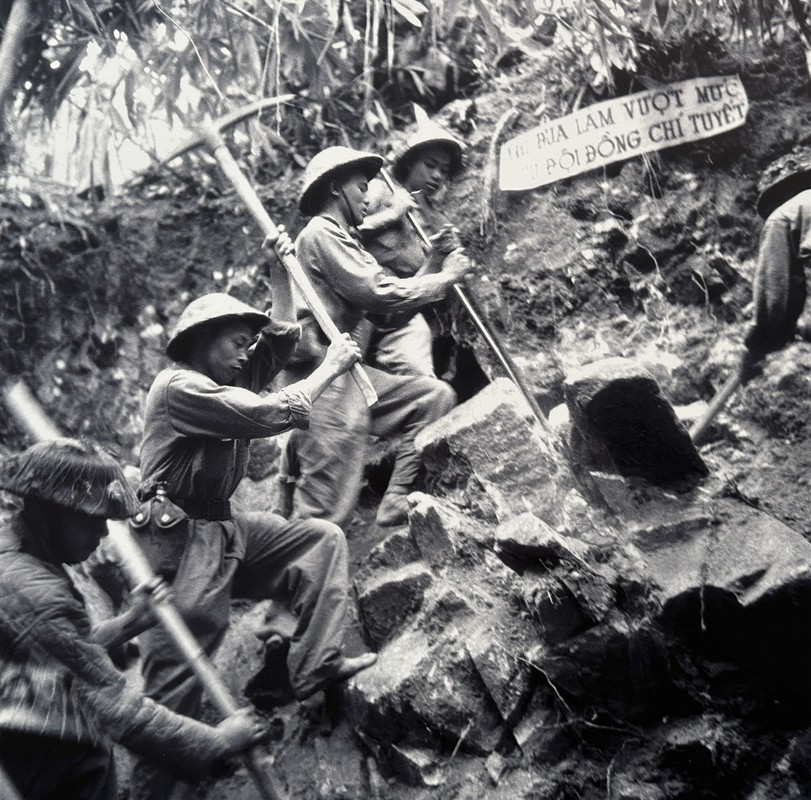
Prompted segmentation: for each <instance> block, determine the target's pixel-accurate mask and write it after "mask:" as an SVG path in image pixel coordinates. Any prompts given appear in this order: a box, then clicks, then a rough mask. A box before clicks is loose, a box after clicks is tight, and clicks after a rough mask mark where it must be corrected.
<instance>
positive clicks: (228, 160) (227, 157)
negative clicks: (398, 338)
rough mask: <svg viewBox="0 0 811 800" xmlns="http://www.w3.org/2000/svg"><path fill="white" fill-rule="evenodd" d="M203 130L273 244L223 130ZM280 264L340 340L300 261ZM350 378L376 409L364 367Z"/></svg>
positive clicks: (273, 232)
mask: <svg viewBox="0 0 811 800" xmlns="http://www.w3.org/2000/svg"><path fill="white" fill-rule="evenodd" d="M202 130H203V136H204V139H205V141H206V142H207V143H208V145H209V147H210V148H211V152H212V155H213V156H214V158H215V159H216V160H217V163H218V164H219V165H220V169H221V170H222V171H223V174H224V175H225V177H226V178H228V180H229V181H230V183H231V184H232V185H233V187H234V189H236V191H237V194H238V195H239V196H240V197H241V198H242V201H243V202H244V203H245V205H246V206H247V207H248V210H249V211H250V212H251V214H252V215H253V218H254V219H255V220H256V222H257V224H258V225H259V227H260V229H261V230H262V233H264V234H265V237H266V241H267V242H268V243H269V244H273V243H274V242H275V241H276V239H277V238H278V236H279V233H278V231H277V229H276V226H275V225H274V224H273V220H272V219H271V218H270V214H268V212H267V211H266V210H265V207H264V205H263V204H262V200H261V199H260V198H259V195H258V194H257V193H256V190H255V189H254V188H253V186H251V183H250V181H249V180H248V179H247V178H246V177H245V173H243V172H242V170H241V169H240V167H239V164H237V161H236V159H235V158H234V157H233V156H232V155H231V153H230V152H229V151H228V148H227V147H226V146H225V142H223V140H222V136H221V134H220V129H219V128H218V127H216V126H215V124H214V123H210V124H209V125H207V126H204V127H203V129H202ZM281 262H282V265H283V266H284V268H285V269H286V270H287V274H288V275H289V276H290V279H291V280H292V281H293V284H294V285H295V287H296V289H298V291H299V293H300V294H301V296H302V297H303V298H304V301H305V302H306V303H307V306H308V307H309V309H310V311H311V312H312V315H313V317H314V318H315V321H316V322H317V323H318V324H319V326H320V327H321V329H322V330H323V331H324V333H325V334H326V335H327V338H329V340H330V341H333V340H335V339H337V338H340V337H341V335H342V334H341V332H340V331H339V330H338V326H337V325H336V324H335V323H334V322H333V321H332V318H331V317H330V315H329V312H328V311H327V309H326V306H324V303H323V301H322V300H321V298H320V297H319V296H318V293H317V292H316V291H315V289H314V288H313V285H312V283H310V279H309V278H308V277H307V275H306V274H305V272H304V270H303V269H302V267H301V264H299V262H298V259H297V258H296V257H295V256H293V255H288V256H285V258H283V259H281ZM351 375H352V377H353V378H354V380H355V383H356V384H357V385H358V388H359V389H360V391H361V392H362V393H363V397H364V399H365V400H366V404H367V405H368V406H373V405H374V404H375V403H376V402H377V393H376V392H375V389H374V386H372V382H371V381H370V380H369V376H368V375H367V374H366V372H365V371H364V370H363V367H361V365H360V364H355V365H354V366H353V367H352V370H351Z"/></svg>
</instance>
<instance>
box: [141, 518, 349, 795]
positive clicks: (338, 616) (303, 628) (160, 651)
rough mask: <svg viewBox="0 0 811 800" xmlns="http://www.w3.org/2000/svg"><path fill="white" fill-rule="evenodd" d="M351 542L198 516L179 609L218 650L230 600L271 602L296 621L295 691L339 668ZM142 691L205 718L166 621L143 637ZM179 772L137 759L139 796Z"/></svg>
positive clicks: (332, 529) (268, 523)
mask: <svg viewBox="0 0 811 800" xmlns="http://www.w3.org/2000/svg"><path fill="white" fill-rule="evenodd" d="M348 581H349V578H348V560H347V547H346V539H345V537H344V534H343V531H341V529H340V528H339V527H337V526H336V525H333V524H331V523H329V522H323V521H321V520H301V521H298V522H287V520H285V519H282V518H281V517H279V516H276V515H274V514H267V513H242V514H235V515H234V519H233V521H231V522H227V523H222V522H209V521H206V520H194V521H193V530H192V533H191V536H190V539H189V544H188V545H187V547H186V550H185V552H184V554H183V559H182V561H181V564H180V569H179V570H178V573H177V575H176V576H175V578H174V580H173V582H172V588H173V590H174V593H175V598H176V601H177V606H178V610H179V611H180V613H181V614H182V615H183V617H184V619H185V620H186V622H187V623H188V625H189V628H190V629H191V631H192V633H193V634H194V635H195V637H196V638H197V641H198V642H200V644H201V646H202V647H203V649H204V650H205V651H206V652H207V653H209V654H211V653H213V652H214V651H215V650H216V648H217V647H218V645H219V644H220V642H221V641H222V638H223V636H224V635H225V631H226V628H227V626H228V610H229V603H230V600H231V598H232V597H244V598H249V599H254V600H261V599H267V598H274V599H279V600H281V601H283V602H284V603H285V604H286V605H289V607H290V608H291V610H292V611H293V613H294V615H295V617H296V629H295V632H294V634H293V638H292V640H291V642H290V652H289V654H288V657H287V666H288V670H289V672H290V682H291V684H292V686H293V691H294V692H295V693H296V695H297V696H305V695H306V694H308V693H309V692H310V691H311V690H312V689H313V687H314V686H317V685H318V684H319V683H320V682H321V681H323V680H324V679H325V678H327V677H328V676H329V675H330V674H332V673H333V672H334V671H335V669H336V667H337V665H338V663H339V660H340V657H341V646H342V644H343V636H344V630H345V628H346V617H347V606H348V600H349V597H348ZM139 641H140V646H141V651H142V655H143V665H142V672H143V676H144V692H145V694H147V695H148V696H149V697H151V698H152V699H153V700H155V701H157V702H158V703H161V704H162V705H165V706H167V707H168V708H171V709H172V710H173V711H176V712H178V713H180V714H184V715H186V716H189V717H199V713H200V704H201V700H202V689H201V688H200V686H199V683H198V681H197V679H196V678H195V676H194V673H193V672H192V671H191V669H190V668H189V666H188V665H187V664H186V663H185V662H184V661H183V660H182V659H181V657H180V656H179V655H178V653H177V649H176V648H175V646H174V644H173V643H172V641H171V640H170V639H169V637H168V636H167V635H166V633H165V632H164V631H163V629H162V628H160V627H155V628H151V629H150V630H149V631H146V632H145V633H143V634H141V636H140V637H139ZM174 784H175V777H174V776H173V775H172V774H171V773H169V772H167V771H164V770H161V769H160V765H159V764H156V763H154V762H151V761H148V760H146V759H139V760H138V761H137V762H136V764H135V767H134V770H133V777H132V787H131V794H132V798H133V800H164V798H167V797H168V796H169V795H170V793H171V791H172V788H173V786H174Z"/></svg>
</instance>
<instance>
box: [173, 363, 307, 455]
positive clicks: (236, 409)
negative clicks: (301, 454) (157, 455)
mask: <svg viewBox="0 0 811 800" xmlns="http://www.w3.org/2000/svg"><path fill="white" fill-rule="evenodd" d="M165 403H166V414H167V417H168V419H169V422H170V424H171V426H172V428H173V429H174V430H175V431H177V432H178V433H179V434H181V435H183V436H210V437H215V438H220V439H256V438H262V437H266V436H275V435H276V434H278V433H283V432H284V431H287V430H290V429H291V428H301V427H307V425H308V424H309V417H310V408H311V407H312V398H311V396H310V394H309V392H308V391H307V390H306V387H305V386H304V385H303V384H301V383H299V384H293V386H288V387H286V388H285V389H283V390H281V391H279V392H274V393H272V394H268V395H267V396H265V397H260V396H259V395H257V394H256V393H255V392H252V391H250V390H249V389H244V388H241V387H239V386H220V385H219V384H217V383H216V382H215V381H213V380H211V378H208V377H206V376H205V375H203V374H201V373H199V372H196V371H194V370H183V371H182V372H178V373H177V374H175V375H174V376H173V377H172V379H171V380H170V381H169V382H168V384H167V385H166V387H165Z"/></svg>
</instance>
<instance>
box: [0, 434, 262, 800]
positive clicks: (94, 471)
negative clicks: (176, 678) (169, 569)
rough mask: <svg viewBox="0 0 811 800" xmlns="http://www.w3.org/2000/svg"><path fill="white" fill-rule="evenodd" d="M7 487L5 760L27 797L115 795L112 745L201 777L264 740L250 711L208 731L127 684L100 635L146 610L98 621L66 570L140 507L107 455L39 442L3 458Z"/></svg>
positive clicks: (61, 799) (1, 755)
mask: <svg viewBox="0 0 811 800" xmlns="http://www.w3.org/2000/svg"><path fill="white" fill-rule="evenodd" d="M0 488H3V489H5V490H6V491H9V492H13V493H15V494H17V495H20V496H21V497H22V498H23V506H22V509H21V510H20V511H18V512H16V513H15V514H13V515H12V516H11V517H10V519H8V520H6V521H4V523H3V524H2V526H1V527H0V767H2V769H3V770H4V771H5V772H6V773H7V774H8V775H9V777H10V779H11V781H12V782H13V784H14V785H15V786H16V789H17V792H18V793H19V795H20V796H21V797H22V798H24V799H25V800H65V798H70V800H115V798H116V797H117V796H118V788H117V785H116V777H115V770H114V768H113V757H112V745H111V741H117V742H120V743H121V744H123V745H124V746H125V747H128V748H130V749H131V750H133V751H135V752H138V753H140V754H142V755H143V756H145V757H160V758H162V759H166V764H167V767H170V768H171V769H173V770H174V771H176V773H177V774H179V775H187V776H189V777H191V776H195V775H196V776H197V777H199V776H200V775H201V774H202V773H204V771H205V769H206V767H207V765H208V764H209V763H210V762H212V761H214V760H216V759H218V758H221V757H224V756H229V755H234V754H236V753H238V752H241V751H243V750H245V749H248V748H250V747H252V746H253V745H254V744H256V743H257V742H258V741H259V740H260V738H261V737H262V734H263V729H262V726H261V724H260V723H259V721H258V720H257V719H255V718H254V717H253V716H252V715H250V714H248V713H247V712H245V711H240V712H239V713H237V714H234V715H233V716H232V717H229V718H228V719H227V720H226V721H225V722H223V723H221V724H220V725H219V726H217V727H216V728H212V727H210V726H208V725H203V724H202V723H200V722H196V721H195V720H192V719H188V718H186V717H182V716H179V715H177V714H175V713H173V712H172V711H169V710H168V709H166V708H163V707H162V706H159V705H157V704H155V703H153V702H152V701H151V700H148V699H146V698H145V697H143V696H142V695H141V694H140V693H138V692H135V691H133V690H132V689H130V688H128V687H127V685H126V682H125V680H124V677H123V675H121V674H120V673H119V672H118V671H117V670H116V668H115V667H114V666H113V663H112V661H111V660H110V658H109V656H108V655H107V652H106V650H105V648H104V646H102V642H103V643H105V644H114V643H116V642H121V641H123V640H125V639H127V638H130V637H132V636H134V635H136V634H138V633H140V632H141V631H142V630H143V629H144V628H145V627H147V626H148V625H150V624H151V622H152V620H151V614H146V613H140V614H139V613H137V608H138V607H136V606H134V607H133V609H135V611H133V610H130V611H128V612H125V614H123V615H122V616H121V617H119V618H117V619H113V620H108V621H107V622H106V623H104V625H103V628H102V626H99V628H97V629H92V628H91V623H90V619H89V617H88V615H87V612H86V610H85V607H84V605H83V602H82V599H81V597H80V595H78V594H77V592H76V591H75V589H74V588H73V585H72V583H71V581H70V578H69V577H68V575H67V573H66V572H65V570H64V568H63V565H64V564H76V563H79V562H81V561H84V560H85V559H86V558H87V557H88V556H89V555H90V554H91V553H92V552H93V550H95V548H96V546H97V545H98V544H99V541H100V540H101V537H103V536H104V535H105V534H106V532H107V528H106V519H108V518H114V519H123V518H125V517H127V516H129V515H130V514H132V513H133V511H134V510H135V507H136V501H135V497H134V496H133V494H132V491H131V490H130V489H129V487H128V486H127V483H126V480H125V478H124V475H123V473H122V471H121V469H120V468H119V467H118V465H117V464H116V463H115V461H114V460H113V458H112V457H111V456H109V455H108V454H107V453H105V452H103V451H102V450H100V449H98V448H97V447H95V446H94V445H92V444H90V443H88V442H85V441H76V440H73V439H56V440H54V441H52V442H47V443H42V444H37V445H34V446H33V447H31V448H29V449H28V450H26V451H25V452H24V453H21V454H18V455H14V456H10V457H8V458H6V459H5V460H4V461H3V462H0ZM165 592H166V589H165V586H164V587H162V588H161V587H158V588H157V589H156V591H155V594H154V596H155V597H156V598H157V599H160V598H161V597H162V596H165ZM140 608H141V611H143V610H144V607H143V606H141V607H140Z"/></svg>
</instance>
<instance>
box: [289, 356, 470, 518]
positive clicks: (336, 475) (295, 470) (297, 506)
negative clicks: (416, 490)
mask: <svg viewBox="0 0 811 800" xmlns="http://www.w3.org/2000/svg"><path fill="white" fill-rule="evenodd" d="M365 369H366V374H367V375H368V376H369V380H370V381H371V383H372V385H373V386H374V388H375V391H376V392H377V396H378V401H377V403H376V404H375V405H374V406H372V407H371V408H369V407H368V406H367V405H366V402H365V400H364V399H363V395H362V394H361V392H360V390H359V389H358V387H357V386H356V385H355V382H354V380H353V379H352V377H351V375H350V374H348V373H346V374H344V375H340V376H339V377H337V378H336V379H335V380H334V381H333V382H332V383H331V384H330V385H329V386H328V387H327V388H326V390H325V391H324V393H323V394H322V395H321V396H320V397H319V398H318V399H317V400H316V401H315V403H313V409H312V413H311V414H310V427H309V429H308V430H296V431H294V432H293V435H291V437H290V439H289V441H288V446H287V451H286V455H285V459H284V460H283V463H282V465H281V467H280V471H281V472H282V473H283V475H282V476H281V477H282V478H283V480H284V479H285V478H287V479H288V480H290V481H291V482H294V483H295V489H294V491H293V496H292V513H291V519H309V518H316V519H326V520H330V521H331V522H334V523H336V524H337V525H344V524H345V523H346V522H347V521H348V520H349V519H350V518H351V516H352V512H353V511H354V509H355V505H356V504H357V501H358V496H359V495H360V490H361V486H362V482H363V462H364V458H365V455H366V449H367V447H368V443H369V434H370V433H371V434H373V435H375V436H382V437H386V438H387V437H392V436H397V437H399V444H398V447H397V452H396V454H395V457H394V469H393V471H392V474H391V478H390V479H389V488H388V491H391V492H393V493H406V492H408V491H409V490H410V489H411V488H412V487H413V485H414V483H415V482H416V480H417V475H418V473H419V469H420V464H421V462H420V456H419V454H418V453H417V451H416V450H415V449H414V439H415V438H416V436H417V434H418V433H419V432H420V431H421V430H422V429H423V428H424V427H425V426H426V425H428V424H429V423H430V422H433V421H434V420H437V419H439V418H440V417H442V416H444V415H445V414H447V413H448V412H449V411H450V410H451V409H452V408H453V407H454V406H455V405H456V394H455V393H454V391H453V389H451V387H450V386H448V384H447V383H443V382H442V381H440V380H438V379H437V378H432V377H429V376H427V375H390V374H389V373H387V372H383V371H382V370H379V369H375V368H374V367H365Z"/></svg>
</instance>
